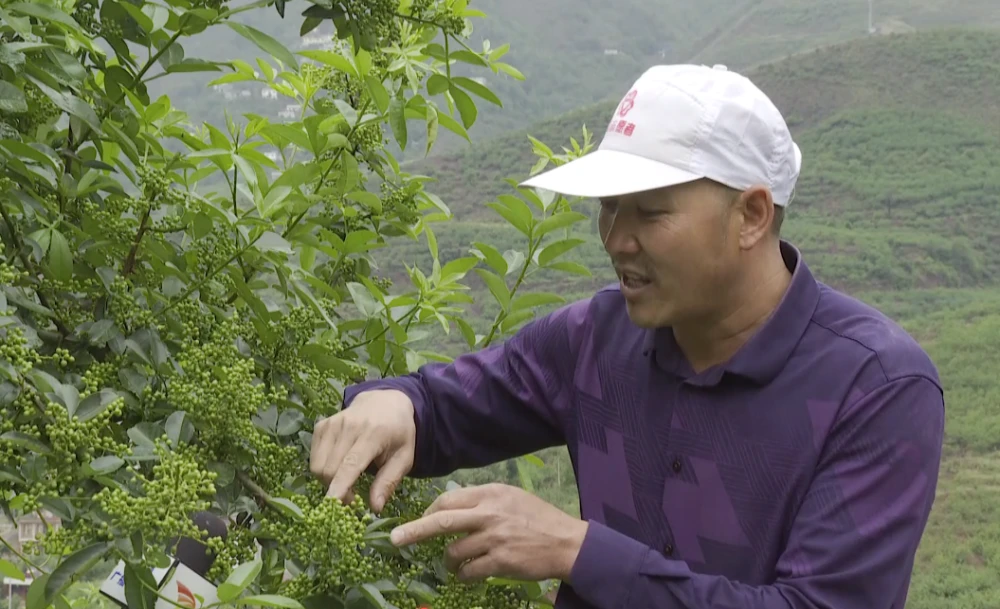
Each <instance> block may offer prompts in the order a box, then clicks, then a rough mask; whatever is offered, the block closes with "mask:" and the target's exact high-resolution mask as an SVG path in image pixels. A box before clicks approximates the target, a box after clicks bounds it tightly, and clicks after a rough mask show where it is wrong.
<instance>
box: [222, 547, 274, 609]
mask: <svg viewBox="0 0 1000 609" xmlns="http://www.w3.org/2000/svg"><path fill="white" fill-rule="evenodd" d="M263 566H264V564H263V563H262V562H261V560H260V559H259V558H255V559H253V560H251V561H250V562H245V563H243V564H241V565H239V566H238V567H236V568H235V569H233V572H232V573H231V574H230V575H229V577H228V578H227V579H226V581H224V582H223V583H222V584H221V585H220V586H219V600H220V601H222V602H224V603H228V602H230V601H232V600H233V599H234V598H236V597H237V596H239V595H240V594H241V593H242V592H243V591H244V590H246V589H247V588H248V587H249V586H250V584H251V583H252V582H253V580H254V579H256V578H257V575H259V574H260V571H261V569H262V568H263Z"/></svg>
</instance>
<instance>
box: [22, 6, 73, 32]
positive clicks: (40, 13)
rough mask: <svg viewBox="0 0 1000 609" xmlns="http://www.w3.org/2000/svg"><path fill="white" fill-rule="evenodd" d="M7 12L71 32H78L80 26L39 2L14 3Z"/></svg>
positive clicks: (56, 10) (67, 16)
mask: <svg viewBox="0 0 1000 609" xmlns="http://www.w3.org/2000/svg"><path fill="white" fill-rule="evenodd" d="M7 10H9V11H11V12H13V13H20V14H22V15H29V16H31V17H36V18H38V19H40V20H42V21H51V22H54V23H59V24H62V25H65V26H66V27H68V28H71V29H73V30H76V31H80V24H78V23H77V22H76V20H74V19H73V18H72V17H70V16H69V15H68V14H67V13H65V12H63V11H61V10H58V9H56V8H55V7H52V6H49V5H48V4H42V3H40V2H16V3H14V4H11V5H10V6H8V7H7Z"/></svg>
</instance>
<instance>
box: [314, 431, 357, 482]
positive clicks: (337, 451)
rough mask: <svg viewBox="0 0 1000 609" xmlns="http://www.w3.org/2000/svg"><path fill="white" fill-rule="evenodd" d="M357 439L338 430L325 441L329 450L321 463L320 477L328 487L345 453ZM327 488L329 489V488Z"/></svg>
mask: <svg viewBox="0 0 1000 609" xmlns="http://www.w3.org/2000/svg"><path fill="white" fill-rule="evenodd" d="M357 441H358V440H357V438H356V437H352V436H350V435H348V434H346V433H344V432H343V431H338V432H337V434H336V435H333V434H330V435H329V436H327V439H326V442H325V444H326V446H327V450H326V454H325V455H324V457H323V463H322V464H321V465H320V468H321V472H320V479H321V480H323V483H324V484H326V485H327V487H329V486H330V484H331V483H332V482H333V478H334V477H335V476H336V475H337V471H338V470H339V469H340V463H341V462H342V461H343V460H344V455H346V454H347V453H348V452H349V451H350V450H351V449H352V448H354V445H355V444H357ZM327 490H328V491H329V489H327ZM328 496H332V495H328Z"/></svg>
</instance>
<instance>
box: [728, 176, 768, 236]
mask: <svg viewBox="0 0 1000 609" xmlns="http://www.w3.org/2000/svg"><path fill="white" fill-rule="evenodd" d="M734 205H735V207H736V209H735V212H736V213H739V214H742V220H743V221H742V223H741V225H740V235H739V239H740V247H741V248H742V249H745V250H748V249H751V248H753V247H754V246H756V245H757V244H758V243H760V242H761V241H762V240H763V239H766V238H768V236H769V235H771V234H773V230H772V228H771V226H772V224H773V223H774V221H775V217H774V216H775V213H774V212H775V208H774V199H773V197H772V196H771V191H770V190H769V189H768V188H766V187H764V186H751V187H750V188H748V189H746V190H744V191H743V192H742V193H740V194H739V196H738V197H737V199H736V201H735V204H734Z"/></svg>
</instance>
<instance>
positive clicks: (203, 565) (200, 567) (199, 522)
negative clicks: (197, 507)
mask: <svg viewBox="0 0 1000 609" xmlns="http://www.w3.org/2000/svg"><path fill="white" fill-rule="evenodd" d="M191 520H192V521H193V522H194V524H195V526H197V527H198V528H199V529H201V530H202V531H206V532H207V533H208V537H219V538H222V539H223V540H225V539H226V535H227V533H228V531H227V526H226V521H225V520H224V519H222V518H221V517H219V516H216V515H215V514H212V513H210V512H197V513H195V514H194V515H193V516H192V517H191ZM169 547H170V548H171V549H173V553H174V556H175V557H176V558H177V560H178V561H180V562H181V563H183V564H184V565H185V566H186V567H187V568H189V569H191V570H192V571H194V572H195V573H197V574H198V575H200V576H201V577H204V576H205V573H207V572H208V570H209V569H210V568H212V561H214V560H215V556H214V555H213V554H212V553H211V551H210V550H209V548H208V546H206V545H205V542H204V541H203V540H201V539H191V538H190V537H181V538H180V540H177V539H172V540H171V541H170V544H169Z"/></svg>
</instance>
